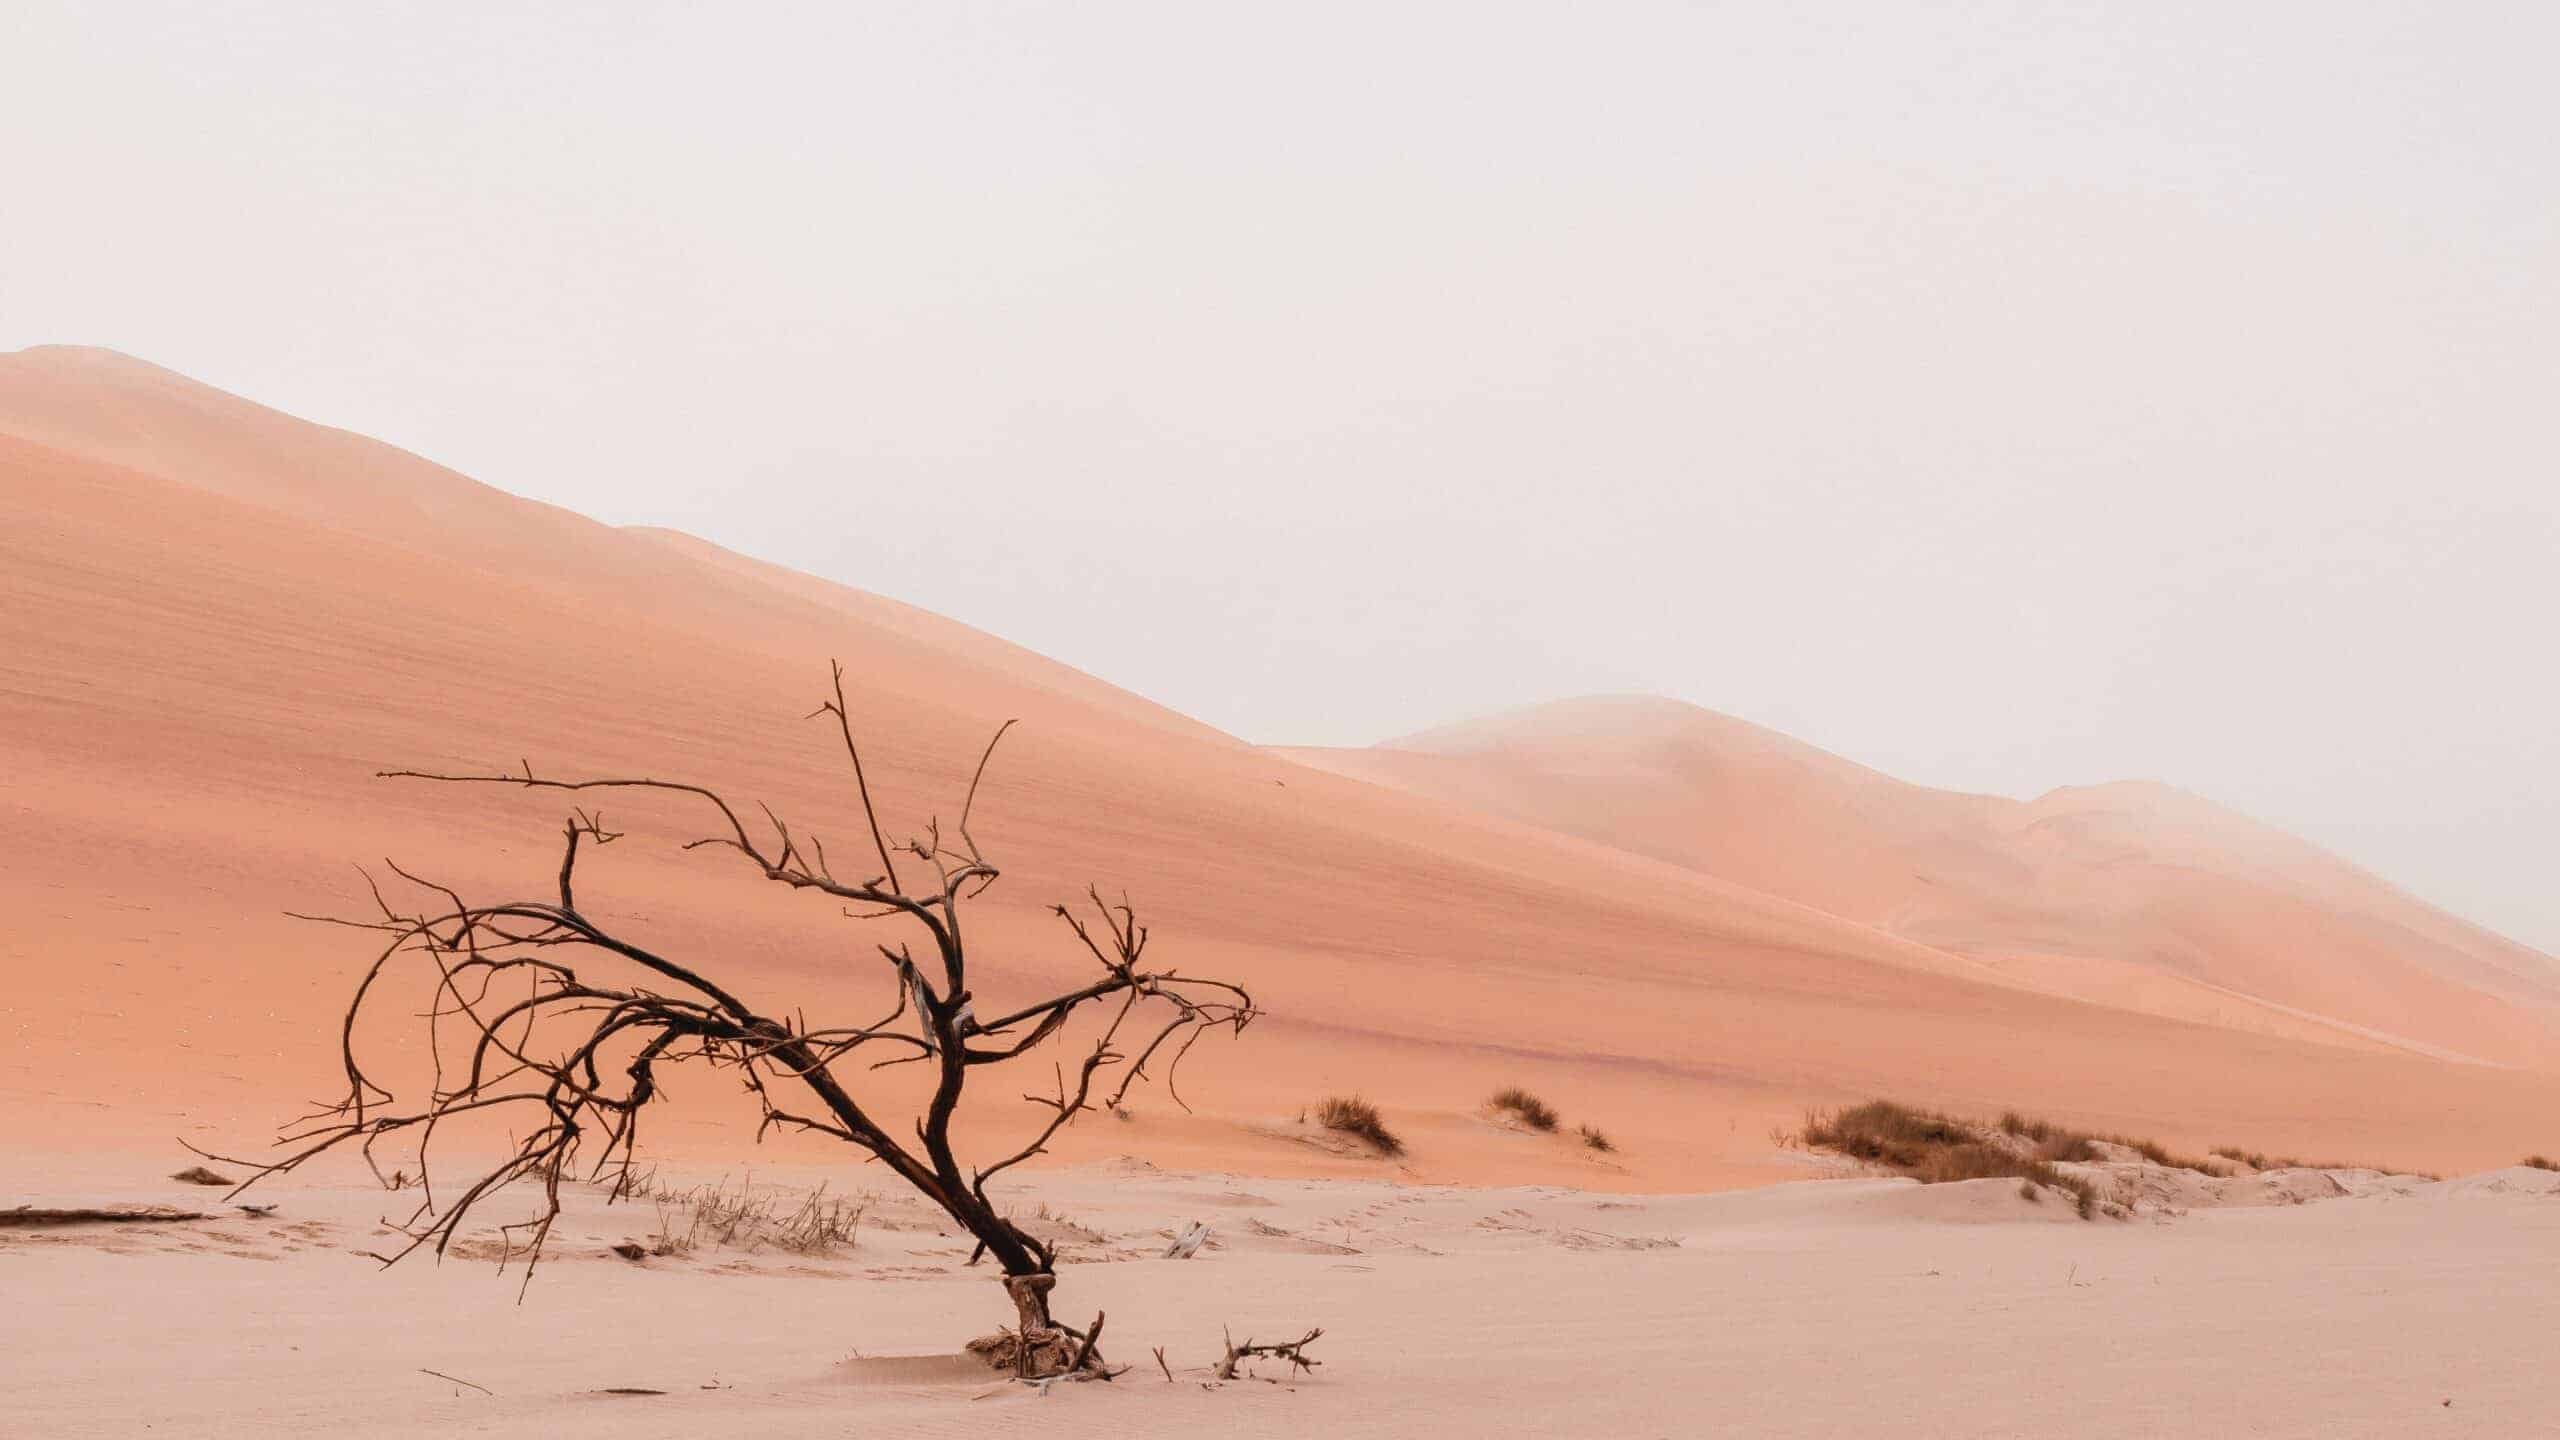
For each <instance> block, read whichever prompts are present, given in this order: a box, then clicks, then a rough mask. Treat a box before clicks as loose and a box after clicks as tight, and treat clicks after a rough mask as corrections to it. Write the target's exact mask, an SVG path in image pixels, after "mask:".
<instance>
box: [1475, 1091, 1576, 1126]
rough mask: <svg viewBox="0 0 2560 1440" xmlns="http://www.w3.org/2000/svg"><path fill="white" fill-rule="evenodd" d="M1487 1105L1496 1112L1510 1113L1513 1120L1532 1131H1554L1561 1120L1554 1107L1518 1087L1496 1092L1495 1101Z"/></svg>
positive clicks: (1492, 1100)
mask: <svg viewBox="0 0 2560 1440" xmlns="http://www.w3.org/2000/svg"><path fill="white" fill-rule="evenodd" d="M1486 1103H1488V1104H1490V1105H1491V1106H1493V1108H1494V1109H1496V1110H1501V1111H1505V1112H1507V1113H1509V1114H1510V1115H1511V1117H1512V1118H1514V1119H1516V1120H1518V1121H1519V1122H1520V1123H1521V1124H1523V1125H1526V1126H1528V1127H1529V1128H1530V1129H1532V1130H1548V1131H1552V1130H1554V1129H1555V1128H1556V1121H1557V1119H1558V1118H1559V1117H1558V1116H1557V1114H1556V1111H1555V1107H1554V1106H1552V1105H1549V1104H1548V1103H1547V1102H1546V1101H1544V1100H1541V1099H1539V1098H1538V1097H1537V1096H1535V1095H1532V1094H1530V1093H1529V1092H1528V1091H1526V1090H1523V1089H1521V1088H1520V1087H1519V1086H1517V1085H1514V1086H1511V1087H1510V1088H1508V1089H1505V1090H1497V1091H1495V1092H1494V1095H1493V1099H1491V1100H1490V1101H1488V1102H1486Z"/></svg>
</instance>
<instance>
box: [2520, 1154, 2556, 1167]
mask: <svg viewBox="0 0 2560 1440" xmlns="http://www.w3.org/2000/svg"><path fill="white" fill-rule="evenodd" d="M2520 1163H2522V1164H2523V1165H2524V1167H2525V1168H2526V1169H2528V1170H2560V1160H2554V1159H2552V1158H2551V1157H2550V1156H2548V1155H2527V1156H2526V1157H2524V1159H2523V1161H2522V1162H2520Z"/></svg>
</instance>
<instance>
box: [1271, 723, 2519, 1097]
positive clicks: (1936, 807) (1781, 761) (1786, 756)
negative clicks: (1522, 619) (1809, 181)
mask: <svg viewBox="0 0 2560 1440" xmlns="http://www.w3.org/2000/svg"><path fill="white" fill-rule="evenodd" d="M1288 753H1290V754H1291V755H1292V756H1293V758H1296V759H1300V760H1303V761H1305V762H1306V763H1308V764H1311V765H1317V766H1321V767H1323V768H1326V769H1329V770H1333V771H1335V772H1337V773H1340V774H1344V775H1349V776H1354V777H1357V778H1360V779H1364V780H1368V781H1371V782H1373V783H1377V784H1382V785H1389V786H1393V787H1395V788H1398V789H1401V790H1405V791H1409V792H1412V793H1416V794H1421V795H1427V796H1430V797H1433V798H1435V799H1440V800H1445V801H1448V802H1450V803H1453V804H1457V805H1462V806H1466V807H1468V808H1471V809H1476V810H1480V811H1484V812H1487V813H1491V814H1496V815H1501V816H1504V817H1506V818H1509V819H1513V820H1517V821H1520V822H1522V823H1525V824H1529V825H1534V826H1539V827H1542V828H1545V829H1551V830H1555V831H1558V832H1560V833H1563V834H1568V835H1573V836H1578V837H1580V838H1583V839H1586V840H1591V841H1595V842H1597V843H1600V844H1603V845H1609V846H1613V847H1615V848H1618V849H1622V850H1626V851H1629V852H1632V853H1634V854H1638V855H1644V856H1648V857H1650V858H1653V859H1657V860H1662V861H1665V862H1667V863H1670V864H1674V865H1679V866H1682V867H1684V868H1688V869H1692V870H1696V871H1699V872H1701V873H1704V874H1709V875H1714V876H1718V877H1720V878H1723V879H1727V880H1731V881H1734V882H1736V883H1738V884H1741V885H1745V886H1749V887H1751V888H1753V889H1756V890H1761V891H1765V892H1767V893H1769V894H1772V895H1780V896H1784V897H1786V898H1788V899H1793V900H1799V901H1802V902H1804V903H1805V904H1807V905H1811V906H1814V907H1816V908H1819V909H1822V910H1824V911H1827V912H1829V913H1831V914H1835V915H1839V916H1842V917H1844V918H1848V919H1853V920H1857V921H1861V922H1863V923H1866V924H1870V925H1874V926H1876V927H1877V928H1879V929H1882V930H1885V931H1887V932H1888V933H1891V934H1893V935H1896V936H1900V937H1902V938H1905V939H1909V940H1913V941H1916V942H1918V943H1921V944H1924V945H1928V946H1930V947H1932V948H1935V949H1939V950H1943V951H1947V952H1950V953H1953V954H1959V955H1966V956H1972V957H1975V958H1979V959H1982V960H1985V961H1988V962H1991V963H1992V964H1994V965H1995V966H1996V967H1997V968H1999V969H2000V970H2001V971H2002V972H2003V973H2005V974H2008V975H2010V976H2012V977H2013V978H2016V979H2018V980H2019V981H2020V982H2021V983H2028V984H2035V985H2038V986H2040V987H2044V988H2051V989H2054V990H2056V991H2058V992H2060V993H2067V994H2073V995H2077V996H2081V997H2083V998H2088V999H2093V1000H2098V1001H2101V1002H2103V1003H2108V1004H2113V1005H2121V1006H2125V1007H2128V1008H2135V1009H2143V1010H2149V1011H2154V1012H2156V1013H2162V1014H2170V1015H2177V1016H2180V1017H2182V1018H2190V1019H2206V1020H2211V1021H2215V1022H2216V1023H2226V1024H2236V1025H2240V1026H2243V1027H2246V1028H2257V1029H2264V1030H2266V1031H2267V1032H2268V1033H2277V1034H2286V1035H2292V1036H2296V1037H2299V1038H2309V1039H2323V1038H2326V1039H2330V1040H2333V1041H2335V1042H2336V1043H2342V1044H2355V1043H2360V1042H2364V1041H2373V1042H2378V1043H2387V1044H2396V1045H2401V1046H2404V1047H2406V1048H2411V1049H2415V1050H2419V1051H2423V1052H2426V1053H2431V1054H2436V1055H2441V1056H2445V1057H2448V1058H2456V1057H2467V1058H2472V1059H2476V1060H2480V1061H2483V1062H2485V1063H2495V1064H2513V1065H2538V1066H2544V1067H2548V1066H2549V1065H2551V1064H2552V1063H2553V1062H2554V1060H2555V1058H2560V1049H2555V1047H2554V1035H2555V1030H2554V1026H2553V1017H2554V1015H2555V1013H2560V965H2555V964H2554V963H2553V962H2552V961H2551V959H2550V958H2549V957H2547V956H2544V955H2541V954H2538V953H2536V952H2534V951H2531V950H2528V949H2526V948H2525V947H2523V946H2520V945H2517V944H2514V943H2513V942H2510V941H2507V940H2504V939H2502V938H2500V937H2498V936H2496V935H2493V934H2490V933H2489V932H2487V931H2485V930H2482V929H2479V928H2478V927H2476V926H2472V925H2469V924H2467V923H2465V922H2463V921H2461V920H2460V919H2458V918H2456V917H2454V916H2451V915H2447V914H2445V913H2443V912H2442V911H2440V910H2437V909H2435V908H2434V907H2432V906H2429V905H2427V904H2425V903H2424V902H2422V901H2419V900H2417V899H2416V898H2414V897H2412V896H2410V895H2408V894H2406V893H2404V892H2402V891H2399V890H2397V889H2395V888H2393V887H2392V886H2391V885H2390V884H2388V883H2387V882H2385V881H2383V880H2382V879H2381V878H2379V877H2377V876H2374V875H2372V874H2369V873H2367V872H2364V871H2362V870H2359V869H2357V868H2356V867H2354V866H2351V865H2349V864H2347V863H2346V862H2344V861H2342V860H2339V859H2338V858H2337V857H2335V856H2332V855H2329V854H2327V853H2325V852H2323V851H2321V850H2319V849H2317V848H2315V847H2313V846H2311V845H2308V844H2306V843H2304V842H2302V841H2301V840H2298V839H2296V838H2294V837H2292V836H2289V835H2286V834H2283V833H2281V832H2279V831H2276V830H2274V829H2271V828H2269V827H2267V826H2264V825H2261V824H2258V823H2257V822H2255V821H2252V820H2249V819H2247V818H2246V817H2244V816H2241V815H2238V814H2235V813H2233V812H2231V811H2228V810H2225V809H2223V808H2221V807H2219V806H2216V805H2214V804H2212V803H2211V802H2209V801H2207V800H2204V799H2202V798H2199V797H2197V796H2193V795H2189V794H2185V793H2183V792H2181V791H2178V790H2175V789H2172V788H2170V787H2168V786H2165V785H2158V784H2151V783H2116V784H2106V785H2096V786H2088V787H2076V788H2069V789H2061V790H2055V791H2053V792H2051V793H2049V794H2046V795H2043V796H2040V797H2038V798H2036V799H2034V800H2032V801H2023V802H2022V801H2013V800H2006V799H2001V798H1998V797H1993V796H1985V795H1966V794H1957V793H1954V792H1950V791H1944V790H1932V789H1928V788H1925V787H1922V786H1917V785H1910V784H1906V783H1904V782H1902V781H1899V780H1896V779H1894V778H1892V777H1891V776H1887V775H1884V774H1881V773H1879V772H1877V771H1874V770H1870V769H1867V768H1866V767H1864V766H1860V765H1857V764H1854V763H1852V762H1850V761H1848V760H1845V759H1842V758H1841V757H1839V756H1836V755H1832V754H1828V753H1826V752H1824V751H1821V750H1817V749H1815V748H1813V747H1811V746H1809V745H1804V744H1801V743H1799V742H1797V741H1794V740H1790V739H1788V738H1787V737H1785V736H1783V735H1778V734H1775V733H1773V732H1771V731H1768V730H1764V729H1761V728H1760V727H1758V726H1754V725H1750V724H1748V723H1746V722H1743V721H1740V720H1736V719H1733V718H1731V717H1729V716H1724V715H1718V714H1715V713H1713V712H1711V711H1707V710H1702V709H1699V708H1697V707H1695V706H1690V705H1685V704H1681V703H1679V702H1676V701H1669V700H1660V699H1651V698H1645V697H1632V696H1617V697H1594V698H1590V699H1584V700H1574V701H1566V702H1560V703H1557V704H1551V705H1543V706H1538V707H1534V708H1532V709H1529V710H1525V711H1519V712H1515V713H1511V714H1507V715H1500V716H1494V717H1490V718H1488V719H1484V720H1478V721H1473V722H1468V723H1464V724H1459V725H1453V726H1450V727H1447V728H1445V729H1440V730H1434V731H1429V732H1425V733H1423V734H1419V735H1412V736H1407V737H1404V738H1403V739H1399V740H1393V741H1389V742H1386V743H1385V744H1382V745H1379V746H1377V747H1374V748H1371V749H1366V750H1301V751H1291V752H1288Z"/></svg>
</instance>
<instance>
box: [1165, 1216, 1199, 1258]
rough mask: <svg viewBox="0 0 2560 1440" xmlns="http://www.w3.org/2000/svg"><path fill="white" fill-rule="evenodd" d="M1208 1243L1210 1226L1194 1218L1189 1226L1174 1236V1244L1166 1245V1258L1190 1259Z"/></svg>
mask: <svg viewBox="0 0 2560 1440" xmlns="http://www.w3.org/2000/svg"><path fill="white" fill-rule="evenodd" d="M1207 1243H1209V1227H1208V1226H1207V1225H1206V1224H1204V1223H1202V1222H1200V1221H1198V1220H1194V1221H1192V1222H1191V1223H1190V1224H1189V1225H1188V1226H1186V1227H1184V1229H1183V1232H1182V1233H1181V1234H1179V1235H1177V1236H1175V1237H1173V1243H1172V1244H1170V1245H1167V1246H1166V1247H1164V1258H1166V1259H1167V1260H1188V1259H1190V1258H1191V1257H1192V1256H1193V1255H1196V1254H1198V1253H1199V1251H1200V1247H1201V1246H1203V1245H1205V1244H1207Z"/></svg>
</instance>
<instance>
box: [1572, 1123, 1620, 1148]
mask: <svg viewBox="0 0 2560 1440" xmlns="http://www.w3.org/2000/svg"><path fill="white" fill-rule="evenodd" d="M1575 1128H1576V1133H1578V1134H1580V1135H1581V1136H1582V1143H1583V1144H1585V1145H1587V1146H1589V1147H1591V1148H1592V1149H1594V1150H1597V1151H1599V1152H1600V1153H1601V1154H1603V1155H1612V1154H1615V1153H1617V1149H1618V1147H1617V1145H1616V1143H1615V1142H1613V1141H1612V1140H1610V1138H1609V1137H1608V1136H1606V1135H1603V1134H1601V1133H1600V1130H1599V1127H1597V1126H1594V1125H1582V1126H1577V1127H1575Z"/></svg>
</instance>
